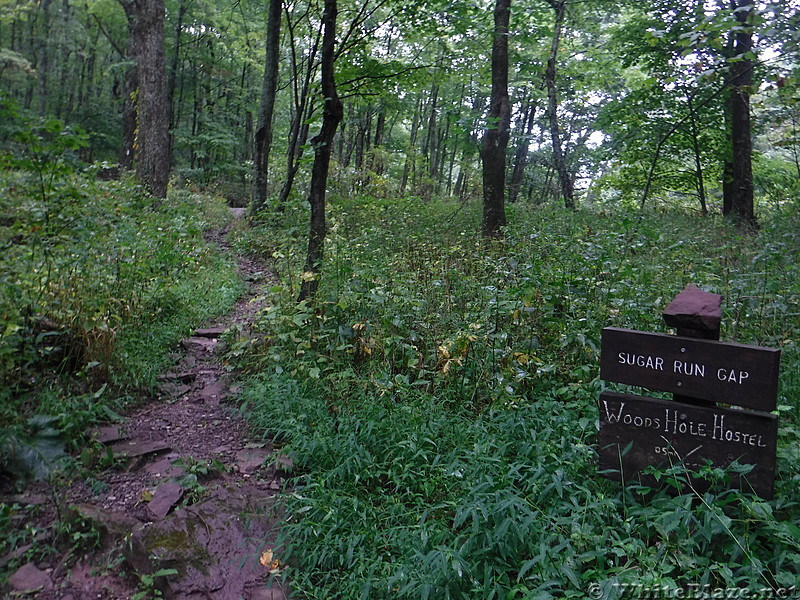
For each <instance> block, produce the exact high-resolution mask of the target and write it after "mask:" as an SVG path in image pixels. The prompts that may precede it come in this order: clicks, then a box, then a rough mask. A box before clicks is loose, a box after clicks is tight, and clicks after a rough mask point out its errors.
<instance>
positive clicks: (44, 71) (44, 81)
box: [36, 0, 52, 117]
mask: <svg viewBox="0 0 800 600" xmlns="http://www.w3.org/2000/svg"><path fill="white" fill-rule="evenodd" d="M51 4H52V1H51V0H42V3H41V5H40V10H41V11H42V15H43V19H44V24H43V28H44V32H43V33H44V34H43V35H42V36H41V46H40V47H39V52H40V54H39V60H38V61H37V64H36V72H37V73H38V75H39V116H40V117H41V116H44V114H45V111H46V109H47V94H48V91H49V87H48V80H49V75H50V48H49V43H48V41H49V39H50V38H49V34H50V28H51V24H50V21H51V18H50V5H51Z"/></svg>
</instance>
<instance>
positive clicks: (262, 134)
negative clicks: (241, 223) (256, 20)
mask: <svg viewBox="0 0 800 600" xmlns="http://www.w3.org/2000/svg"><path fill="white" fill-rule="evenodd" d="M280 35H281V0H269V9H268V16H267V48H266V58H265V63H264V86H263V88H262V90H261V107H260V109H259V111H258V125H257V126H256V133H255V147H254V149H253V163H254V166H255V173H254V177H253V181H254V184H253V202H252V204H251V205H250V214H251V215H255V214H257V213H258V212H259V211H261V210H262V209H263V208H264V205H265V204H266V202H267V182H268V175H269V173H268V169H269V151H270V148H271V147H272V114H273V112H274V110H275V95H276V94H277V91H278V59H279V57H280Z"/></svg>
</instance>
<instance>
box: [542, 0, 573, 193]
mask: <svg viewBox="0 0 800 600" xmlns="http://www.w3.org/2000/svg"><path fill="white" fill-rule="evenodd" d="M548 1H549V2H550V6H552V7H553V10H555V11H556V21H555V26H554V28H553V41H552V44H551V46H550V57H549V58H548V59H547V69H546V70H545V74H544V79H545V85H546V86H547V107H548V113H549V117H550V139H551V140H552V144H553V163H554V165H555V168H556V171H557V172H558V179H559V182H560V183H561V196H562V197H563V198H564V206H566V207H567V208H569V209H573V208H575V192H574V190H573V187H572V178H571V177H570V176H569V172H568V171H567V162H566V160H565V158H564V150H563V149H562V147H561V133H560V131H559V127H558V100H557V99H556V60H557V58H558V46H559V42H560V39H561V30H562V28H563V27H564V17H565V15H566V5H565V0H548Z"/></svg>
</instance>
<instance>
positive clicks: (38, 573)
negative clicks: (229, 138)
mask: <svg viewBox="0 0 800 600" xmlns="http://www.w3.org/2000/svg"><path fill="white" fill-rule="evenodd" d="M231 210H232V213H233V214H234V217H235V218H241V217H242V216H243V215H242V211H241V210H237V209H231ZM229 227H230V225H229V226H227V227H226V228H224V229H223V230H220V231H213V232H209V233H208V234H207V236H206V237H207V238H208V239H209V240H210V241H213V242H215V243H217V244H218V245H219V246H220V247H221V249H222V251H223V252H231V249H230V246H229V245H228V243H227V241H226V233H227V230H228V228H229ZM237 262H238V266H239V269H240V271H241V275H242V277H243V279H244V280H245V281H246V282H247V285H248V290H247V292H246V294H244V296H243V297H242V298H241V299H240V300H239V302H238V303H237V304H236V306H235V308H234V309H233V310H232V311H231V313H230V314H228V315H225V316H224V317H221V318H219V319H218V320H216V321H214V322H213V323H208V324H205V325H204V326H203V327H201V328H198V329H197V330H196V331H195V332H194V335H193V336H191V337H188V338H186V339H184V340H182V342H181V347H180V348H179V349H176V350H175V353H174V358H175V363H174V365H173V366H172V368H170V369H169V371H168V372H165V373H162V374H161V375H160V376H159V382H160V385H159V389H158V394H157V397H156V398H154V399H153V401H151V402H148V403H146V404H144V405H143V406H140V407H139V408H137V409H136V410H134V411H132V412H131V413H130V414H127V415H125V421H124V422H122V423H119V424H114V425H108V426H105V427H102V428H99V429H98V430H97V431H95V432H93V433H94V435H95V436H96V437H97V439H98V440H99V441H100V442H101V444H102V446H101V448H102V449H103V452H104V453H105V456H104V458H105V459H106V460H107V461H108V462H111V463H112V465H113V466H111V467H110V468H108V469H107V470H105V471H103V472H98V473H96V474H94V475H93V476H91V477H89V478H86V479H84V480H81V481H74V482H70V483H69V484H68V485H65V486H62V487H59V488H58V489H56V490H51V489H47V488H45V487H43V486H29V488H28V489H27V490H26V492H25V493H24V494H21V495H18V496H16V497H14V498H8V499H6V501H13V502H16V503H17V504H18V505H20V506H23V507H28V510H27V514H29V515H33V516H32V517H31V518H34V519H37V520H39V521H43V528H42V530H43V531H44V532H45V533H44V534H43V535H44V536H45V539H42V540H41V541H42V542H43V543H47V539H46V537H47V535H50V536H53V535H54V534H53V531H55V529H56V528H57V527H61V528H62V529H63V528H64V527H65V525H64V523H68V524H71V525H67V526H69V527H72V528H73V529H74V533H73V535H75V536H81V535H85V536H87V541H92V538H91V537H90V536H97V535H98V534H99V536H100V548H95V549H93V550H92V551H91V552H89V553H88V554H86V555H85V556H82V557H79V558H78V557H76V556H74V555H71V556H58V555H52V556H44V557H42V558H41V559H39V560H34V561H32V562H28V563H26V564H24V565H23V566H22V567H21V568H20V569H18V570H17V571H16V572H15V573H14V574H12V576H11V577H10V578H9V581H8V582H7V584H6V586H5V589H0V596H2V597H6V596H5V595H4V594H8V596H9V597H22V598H25V597H31V598H34V597H35V598H39V599H41V600H50V599H62V600H88V599H90V598H91V599H92V600H97V599H100V600H128V599H131V598H134V597H141V598H153V597H164V598H175V599H184V598H185V599H195V598H196V599H200V598H203V599H205V598H208V599H218V600H240V599H241V600H267V599H273V600H278V599H281V598H284V597H287V596H288V587H287V586H286V584H285V583H284V582H283V581H282V579H281V577H280V563H278V562H277V561H275V560H274V559H273V558H272V555H271V548H272V542H273V541H274V532H275V529H276V522H277V517H276V515H275V511H274V510H273V509H274V504H275V495H276V493H277V492H278V491H279V490H280V489H281V488H282V486H283V480H284V477H285V476H286V472H285V471H287V470H289V469H290V467H291V463H290V461H289V460H288V459H286V458H284V457H282V456H280V455H279V454H277V453H276V452H275V451H274V449H273V448H272V447H271V445H270V444H269V443H267V442H265V441H263V440H261V439H260V438H258V437H257V436H256V435H255V434H254V432H251V431H249V430H248V426H247V424H246V422H245V421H244V420H243V419H241V418H240V417H238V416H237V415H236V413H235V406H234V405H233V404H232V403H231V402H230V399H231V398H232V397H233V396H234V395H235V391H236V390H235V388H234V389H231V386H232V383H231V381H232V377H233V374H232V373H231V372H229V370H228V368H227V367H226V365H225V364H224V362H223V358H222V356H221V352H220V349H221V348H222V346H223V345H224V343H223V342H222V341H221V337H222V336H223V334H224V332H225V330H226V329H228V328H229V327H231V326H233V325H237V326H243V327H244V328H246V327H247V325H248V323H249V322H251V321H252V319H253V318H254V315H255V314H256V313H257V311H258V310H259V308H261V307H262V306H263V302H264V301H263V296H264V290H265V288H266V287H269V286H271V285H274V279H273V276H272V274H271V273H270V271H269V270H268V268H267V267H266V266H265V265H263V264H261V263H259V262H258V261H256V260H254V259H252V258H249V257H237ZM48 519H49V520H50V521H51V522H50V526H49V527H48V526H47V523H46V522H47V520H48ZM48 532H49V533H48ZM67 533H68V534H69V532H67ZM76 539H78V538H77V537H76ZM9 558H13V557H5V558H4V559H3V560H6V562H7V561H8V559H9ZM137 594H140V595H139V596H137ZM159 594H160V596H159Z"/></svg>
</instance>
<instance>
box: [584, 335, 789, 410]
mask: <svg viewBox="0 0 800 600" xmlns="http://www.w3.org/2000/svg"><path fill="white" fill-rule="evenodd" d="M780 357H781V351H780V350H774V349H772V348H760V347H758V346H746V345H743V344H725V343H722V342H715V341H711V340H702V339H696V338H688V337H679V336H674V335H664V334H661V333H649V332H645V331H635V330H632V329H617V328H615V327H606V328H605V329H603V334H602V345H601V350H600V378H601V379H605V380H606V381H614V382H616V383H626V384H628V385H637V386H640V387H645V388H650V389H654V390H660V391H664V392H673V393H676V394H681V395H683V396H690V397H692V398H700V399H702V400H711V401H713V402H721V403H724V404H735V405H737V406H744V407H746V408H754V409H756V410H765V411H772V410H775V399H776V397H777V395H778V366H779V364H780Z"/></svg>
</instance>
